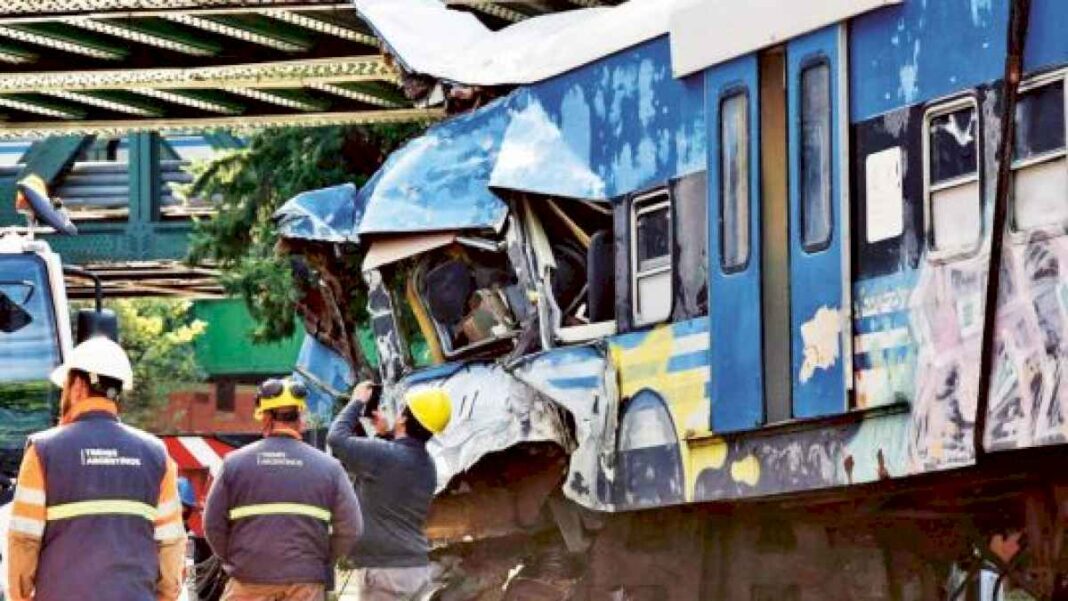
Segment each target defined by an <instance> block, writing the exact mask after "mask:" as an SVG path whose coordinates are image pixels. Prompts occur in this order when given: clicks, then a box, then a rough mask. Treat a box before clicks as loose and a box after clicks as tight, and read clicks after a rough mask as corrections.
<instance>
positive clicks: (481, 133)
mask: <svg viewBox="0 0 1068 601" xmlns="http://www.w3.org/2000/svg"><path fill="white" fill-rule="evenodd" d="M508 113H509V111H508V99H501V100H498V101H496V102H493V103H491V104H489V105H487V106H485V107H483V108H482V109H480V110H477V111H474V112H472V113H469V114H466V115H463V116H460V117H456V118H454V119H450V120H449V121H445V122H443V123H438V124H437V125H434V126H433V127H431V128H430V129H428V130H427V132H426V133H425V134H423V135H422V136H419V137H418V138H415V139H414V140H412V141H411V142H408V144H406V145H405V146H404V147H403V148H401V149H400V150H397V151H395V152H394V153H393V154H392V155H390V157H389V160H387V161H386V163H385V164H384V165H383V166H382V167H381V168H380V169H379V170H378V172H376V173H375V174H374V176H373V177H372V178H371V179H370V181H368V182H367V184H366V185H365V186H364V187H363V189H361V190H360V192H359V194H358V195H357V196H356V205H357V206H366V207H367V209H366V211H365V212H364V214H363V219H362V221H361V222H360V226H359V234H361V235H363V234H386V233H400V232H419V231H439V230H463V229H485V228H492V229H494V230H499V229H500V228H501V226H502V225H503V224H504V220H505V217H506V216H507V215H508V206H507V205H506V204H505V203H504V202H503V201H502V200H501V199H500V198H498V197H497V196H496V195H494V194H493V193H492V192H490V190H489V188H488V187H487V185H486V184H487V182H488V181H489V175H490V171H491V170H492V169H493V165H494V164H495V163H496V160H497V152H498V151H499V150H500V147H501V139H502V138H503V137H504V130H505V128H506V127H507V126H508V121H509V114H508Z"/></svg>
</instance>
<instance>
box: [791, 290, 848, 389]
mask: <svg viewBox="0 0 1068 601" xmlns="http://www.w3.org/2000/svg"><path fill="white" fill-rule="evenodd" d="M841 331H842V321H841V317H840V315H839V313H838V310H837V309H832V308H830V307H826V306H824V307H820V308H819V310H817V311H816V314H815V315H813V316H812V319H810V320H808V321H806V322H805V323H804V324H802V325H801V339H802V340H803V341H804V356H805V359H804V363H802V364H801V373H800V374H799V376H798V377H799V379H800V380H801V383H802V384H803V383H805V382H807V381H808V380H809V378H811V377H812V374H814V373H815V372H816V370H817V369H828V368H830V367H831V366H832V365H834V364H835V362H836V361H838V357H839V355H841V349H842V344H841V337H840V336H839V334H841Z"/></svg>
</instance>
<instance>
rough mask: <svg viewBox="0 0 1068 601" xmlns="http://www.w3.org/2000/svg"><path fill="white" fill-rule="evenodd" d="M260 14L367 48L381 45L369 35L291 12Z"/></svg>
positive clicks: (278, 9)
mask: <svg viewBox="0 0 1068 601" xmlns="http://www.w3.org/2000/svg"><path fill="white" fill-rule="evenodd" d="M260 14H261V15H263V16H265V17H269V18H271V19H275V20H278V21H282V22H283V23H289V24H290V25H296V26H297V27H303V28H304V29H307V30H309V31H314V32H316V33H322V34H326V35H331V36H334V37H338V38H341V39H343V40H348V41H350V42H358V43H360V44H366V45H368V46H375V47H378V46H381V43H380V42H379V40H378V38H376V37H375V36H373V35H371V34H369V33H364V32H362V31H357V30H355V29H352V28H351V27H345V26H343V25H338V24H337V23H331V22H329V21H324V20H322V19H317V18H315V17H310V16H307V15H303V14H300V13H297V12H294V11H291V10H285V9H281V8H274V9H267V10H262V11H260Z"/></svg>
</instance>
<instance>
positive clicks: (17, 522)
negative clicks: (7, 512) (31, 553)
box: [8, 515, 45, 538]
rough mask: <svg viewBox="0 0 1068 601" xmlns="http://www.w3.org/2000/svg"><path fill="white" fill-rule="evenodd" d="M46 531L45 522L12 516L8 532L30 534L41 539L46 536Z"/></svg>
mask: <svg viewBox="0 0 1068 601" xmlns="http://www.w3.org/2000/svg"><path fill="white" fill-rule="evenodd" d="M44 529H45V523H44V521H42V520H35V519H33V518H24V517H20V516H17V515H16V516H12V517H11V521H10V522H8V530H10V531H11V532H19V533H22V534H28V535H30V536H34V537H37V538H41V536H42V535H44Z"/></svg>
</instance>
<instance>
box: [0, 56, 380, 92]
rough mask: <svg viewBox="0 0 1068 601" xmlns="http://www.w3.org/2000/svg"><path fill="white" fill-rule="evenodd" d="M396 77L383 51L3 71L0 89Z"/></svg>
mask: <svg viewBox="0 0 1068 601" xmlns="http://www.w3.org/2000/svg"><path fill="white" fill-rule="evenodd" d="M396 80H397V72H396V70H395V69H394V68H393V67H391V66H389V65H388V64H386V62H385V61H384V60H382V58H381V57H379V56H354V57H343V58H329V59H316V60H304V61H299V60H298V61H282V62H274V63H252V64H242V65H225V66H219V67H200V68H186V69H137V70H127V69H112V70H102V71H64V72H47V73H7V74H4V76H3V77H2V78H0V94H3V93H19V92H35V91H37V90H42V89H53V90H55V89H61V90H72V91H78V90H122V89H130V88H155V89H210V88H221V87H256V88H261V89H262V88H300V87H304V86H307V85H310V84H312V83H336V82H352V81H396Z"/></svg>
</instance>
